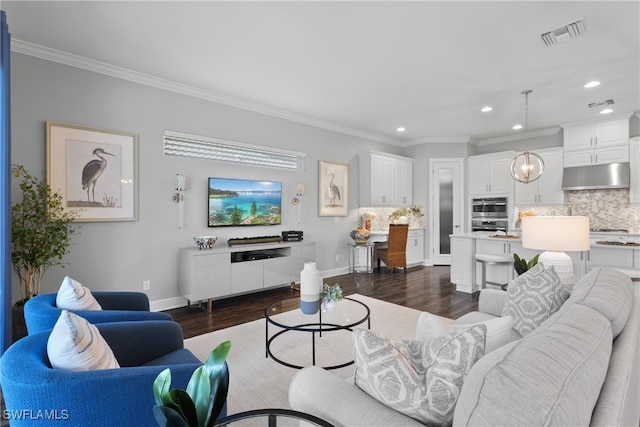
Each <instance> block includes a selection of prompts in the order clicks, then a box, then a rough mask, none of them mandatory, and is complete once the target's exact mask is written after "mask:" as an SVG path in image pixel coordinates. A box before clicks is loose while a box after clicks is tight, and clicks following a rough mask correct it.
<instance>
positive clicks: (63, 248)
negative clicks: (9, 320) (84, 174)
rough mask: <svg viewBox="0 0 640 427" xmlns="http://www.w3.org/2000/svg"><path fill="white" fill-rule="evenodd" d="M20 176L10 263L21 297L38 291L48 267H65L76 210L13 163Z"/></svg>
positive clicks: (24, 299) (13, 211) (13, 217)
mask: <svg viewBox="0 0 640 427" xmlns="http://www.w3.org/2000/svg"><path fill="white" fill-rule="evenodd" d="M11 169H12V172H13V176H14V177H15V178H18V179H20V190H21V192H22V200H21V201H19V202H16V203H14V204H13V205H12V206H11V264H12V267H13V271H15V272H16V274H17V275H18V278H19V279H20V295H21V300H20V301H18V303H17V305H21V304H24V303H25V302H26V301H27V300H28V299H29V298H31V297H33V296H34V295H38V294H39V293H40V283H41V282H42V277H43V276H44V273H45V271H46V270H47V268H49V267H52V266H54V265H60V266H62V267H64V264H63V263H62V258H63V257H64V256H65V255H66V254H67V253H68V252H69V245H70V244H71V239H70V236H71V234H73V233H74V232H75V231H76V229H75V228H74V227H73V224H72V223H73V221H74V219H75V218H76V217H77V215H78V213H77V212H74V211H65V209H64V204H63V199H62V195H61V194H60V193H59V192H54V191H53V190H52V189H51V187H49V185H47V184H46V183H45V182H43V181H41V180H40V179H38V178H36V177H34V176H32V175H31V174H30V173H29V172H28V171H27V170H26V169H25V168H24V166H22V165H13V166H12V168H11Z"/></svg>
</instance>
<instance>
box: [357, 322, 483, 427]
mask: <svg viewBox="0 0 640 427" xmlns="http://www.w3.org/2000/svg"><path fill="white" fill-rule="evenodd" d="M486 332H487V328H486V326H484V325H475V326H470V327H469V328H466V329H462V330H459V331H456V332H454V333H453V334H447V335H443V336H440V337H437V338H434V339H432V340H430V341H403V340H396V339H389V338H385V337H383V336H382V335H379V334H377V333H375V332H373V331H370V330H368V329H363V328H355V329H354V330H353V343H354V360H355V366H356V370H355V374H354V382H355V384H356V386H358V387H359V388H360V389H361V390H363V391H364V392H365V393H367V394H369V395H370V396H371V397H373V398H374V399H376V400H378V401H379V402H381V403H383V404H384V405H386V406H388V407H390V408H392V409H395V410H396V411H399V412H401V413H403V414H405V415H407V416H409V417H411V418H414V419H416V420H418V421H420V422H421V423H423V424H427V425H451V422H452V421H453V411H454V409H455V406H456V402H457V400H458V396H459V395H460V390H461V389H462V384H463V382H464V379H465V377H466V376H467V374H468V373H469V370H471V368H472V367H473V365H474V363H475V362H476V361H478V359H480V358H481V357H482V356H483V354H484V346H485V337H486Z"/></svg>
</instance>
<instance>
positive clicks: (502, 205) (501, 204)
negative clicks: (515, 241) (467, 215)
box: [471, 197, 509, 232]
mask: <svg viewBox="0 0 640 427" xmlns="http://www.w3.org/2000/svg"><path fill="white" fill-rule="evenodd" d="M508 229H509V210H508V202H507V198H506V197H483V198H478V199H472V200H471V231H505V232H506V231H508Z"/></svg>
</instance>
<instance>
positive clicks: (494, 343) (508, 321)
mask: <svg viewBox="0 0 640 427" xmlns="http://www.w3.org/2000/svg"><path fill="white" fill-rule="evenodd" d="M479 324H482V325H485V326H486V327H487V343H486V345H485V349H484V354H487V353H490V352H492V351H493V350H495V349H497V348H500V347H502V346H503V345H505V344H507V343H508V342H509V336H510V335H511V329H512V328H513V317H511V316H503V317H496V318H495V319H489V320H485V321H484V322H477V323H467V324H458V323H454V324H453V325H451V326H452V328H453V330H454V331H458V330H460V329H466V328H468V327H470V326H473V325H479Z"/></svg>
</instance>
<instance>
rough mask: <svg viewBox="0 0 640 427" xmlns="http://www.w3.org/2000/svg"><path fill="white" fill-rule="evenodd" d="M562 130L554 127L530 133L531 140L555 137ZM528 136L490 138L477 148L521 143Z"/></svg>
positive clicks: (524, 134) (482, 140)
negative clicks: (512, 142) (541, 137)
mask: <svg viewBox="0 0 640 427" xmlns="http://www.w3.org/2000/svg"><path fill="white" fill-rule="evenodd" d="M561 130H562V128H561V127H559V126H558V127H552V128H549V129H541V130H537V131H533V132H529V138H537V137H540V136H548V135H555V134H557V133H559V132H560V131H561ZM526 138H527V135H526V133H519V134H517V135H506V136H499V137H497V138H489V139H481V140H479V141H478V142H477V144H476V145H477V146H478V147H482V146H485V145H491V144H500V143H502V142H511V141H519V140H521V139H526Z"/></svg>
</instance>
